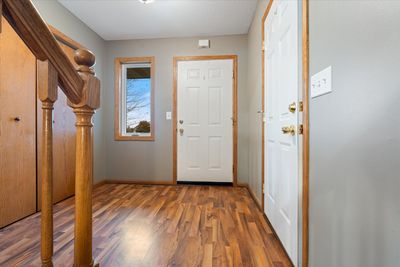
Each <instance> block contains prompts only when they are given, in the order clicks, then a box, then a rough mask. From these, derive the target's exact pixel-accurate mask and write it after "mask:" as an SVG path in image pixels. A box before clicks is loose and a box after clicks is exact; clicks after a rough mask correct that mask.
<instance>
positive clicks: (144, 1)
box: [139, 0, 154, 4]
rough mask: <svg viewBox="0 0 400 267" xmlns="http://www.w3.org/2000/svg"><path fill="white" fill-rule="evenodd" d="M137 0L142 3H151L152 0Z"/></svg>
mask: <svg viewBox="0 0 400 267" xmlns="http://www.w3.org/2000/svg"><path fill="white" fill-rule="evenodd" d="M139 2H140V3H143V4H150V3H153V2H154V0H139Z"/></svg>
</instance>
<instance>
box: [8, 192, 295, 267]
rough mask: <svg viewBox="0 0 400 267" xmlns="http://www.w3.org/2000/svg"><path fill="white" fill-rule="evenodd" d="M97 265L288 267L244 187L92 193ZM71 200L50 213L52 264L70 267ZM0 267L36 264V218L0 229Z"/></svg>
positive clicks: (60, 204)
mask: <svg viewBox="0 0 400 267" xmlns="http://www.w3.org/2000/svg"><path fill="white" fill-rule="evenodd" d="M93 216H94V221H93V246H94V247H93V255H94V258H95V262H96V263H100V267H106V266H107V267H108V266H110V267H117V266H140V267H141V266H143V267H151V266H157V267H158V266H184V267H186V266H188V267H192V266H262V267H269V266H274V267H284V266H292V264H291V263H290V261H289V259H288V257H287V256H286V254H285V252H284V250H283V248H282V246H281V244H280V242H279V241H278V239H277V237H276V236H275V234H274V233H273V232H272V230H271V228H270V226H269V225H268V223H267V222H266V220H265V219H264V217H263V214H262V213H261V212H260V211H259V209H258V208H257V206H256V204H255V203H254V201H253V199H252V198H251V196H250V194H249V192H248V191H247V189H246V188H243V187H235V188H234V187H221V186H183V185H179V186H156V185H151V186H143V185H128V184H126V185H125V184H105V185H102V186H99V187H97V188H95V190H94V195H93ZM73 219H74V199H73V198H70V199H67V200H65V201H63V202H61V203H59V204H57V205H55V209H54V257H53V262H54V266H72V264H73V242H74V240H73V232H74V224H73ZM0 266H7V267H8V266H40V213H36V214H34V215H32V216H30V217H27V218H25V219H23V220H21V221H19V222H17V223H14V224H12V225H10V226H8V227H5V228H3V229H0Z"/></svg>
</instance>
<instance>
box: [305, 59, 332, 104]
mask: <svg viewBox="0 0 400 267" xmlns="http://www.w3.org/2000/svg"><path fill="white" fill-rule="evenodd" d="M331 92H332V66H329V67H327V68H326V69H324V70H322V71H320V72H318V73H316V74H314V75H313V76H312V77H311V92H310V95H311V98H314V97H318V96H321V95H325V94H328V93H331Z"/></svg>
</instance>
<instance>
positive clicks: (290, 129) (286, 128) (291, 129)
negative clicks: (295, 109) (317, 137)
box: [282, 125, 296, 135]
mask: <svg viewBox="0 0 400 267" xmlns="http://www.w3.org/2000/svg"><path fill="white" fill-rule="evenodd" d="M282 133H284V134H290V135H295V134H296V127H295V126H294V125H290V126H283V127H282Z"/></svg>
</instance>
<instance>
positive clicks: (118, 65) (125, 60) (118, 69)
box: [114, 57, 155, 141]
mask: <svg viewBox="0 0 400 267" xmlns="http://www.w3.org/2000/svg"><path fill="white" fill-rule="evenodd" d="M154 62H155V59H154V57H118V58H115V61H114V65H115V77H114V101H115V102H114V139H115V141H154V140H155V127H154V124H155V123H154V80H155V79H154V73H155V64H154ZM129 63H150V65H151V69H150V73H151V99H150V101H151V103H150V105H151V106H150V112H151V123H150V129H151V131H150V136H125V135H122V134H121V123H120V118H121V101H120V100H121V99H120V96H121V84H122V79H121V78H122V77H121V73H122V64H129Z"/></svg>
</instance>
